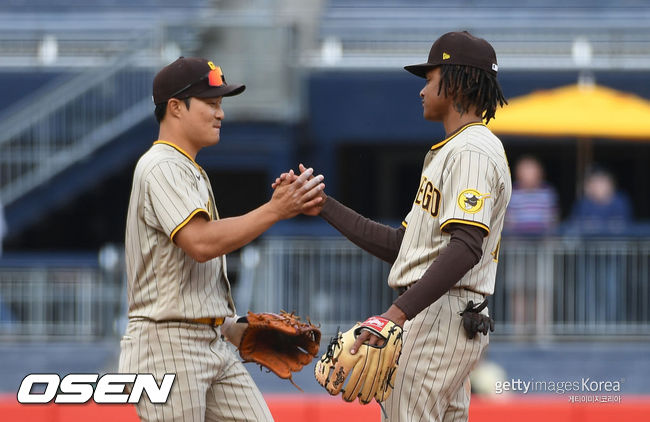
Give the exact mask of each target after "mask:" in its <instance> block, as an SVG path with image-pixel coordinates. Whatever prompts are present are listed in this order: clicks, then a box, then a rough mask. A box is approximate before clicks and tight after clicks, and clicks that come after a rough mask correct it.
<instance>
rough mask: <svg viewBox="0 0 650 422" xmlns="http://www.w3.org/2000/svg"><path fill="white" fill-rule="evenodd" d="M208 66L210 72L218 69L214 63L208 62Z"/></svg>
mask: <svg viewBox="0 0 650 422" xmlns="http://www.w3.org/2000/svg"><path fill="white" fill-rule="evenodd" d="M208 66H210V70H214V69H216V68H217V67H216V66H215V65H214V63H212V62H208Z"/></svg>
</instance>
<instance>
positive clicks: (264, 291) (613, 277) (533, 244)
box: [0, 237, 650, 340]
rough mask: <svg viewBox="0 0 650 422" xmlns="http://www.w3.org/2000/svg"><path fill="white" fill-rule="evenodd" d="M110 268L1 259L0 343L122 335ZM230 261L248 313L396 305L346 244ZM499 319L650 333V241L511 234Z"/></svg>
mask: <svg viewBox="0 0 650 422" xmlns="http://www.w3.org/2000/svg"><path fill="white" fill-rule="evenodd" d="M109 252H110V253H108V254H107V256H108V257H109V258H110V259H103V260H102V259H100V262H102V261H104V262H109V263H111V262H112V263H111V264H110V265H104V264H102V265H99V264H96V263H95V264H92V265H89V264H84V265H80V264H75V262H74V261H73V262H70V263H68V262H64V263H61V262H58V261H56V260H49V261H48V262H49V263H48V262H43V261H42V260H36V261H28V262H27V263H22V264H20V265H12V264H11V263H7V261H6V260H5V261H0V338H2V339H12V338H19V339H35V338H38V339H41V338H44V339H54V338H56V339H59V338H62V337H67V338H73V339H86V340H88V339H93V338H101V337H107V336H115V335H119V334H121V332H122V330H123V327H124V323H125V318H126V292H125V280H126V277H125V274H124V269H123V263H122V262H121V256H122V252H121V251H116V250H113V251H109ZM240 257H241V263H240V262H238V260H237V259H234V258H236V257H231V259H230V260H229V262H230V264H231V265H229V268H230V270H231V271H230V272H231V280H232V281H233V282H234V283H233V284H234V295H235V301H236V305H237V308H238V311H239V313H245V312H246V311H247V310H249V309H251V310H254V311H269V312H278V311H280V310H282V309H284V310H286V311H296V312H297V313H298V314H300V315H303V316H308V317H310V318H311V320H312V321H314V322H316V323H318V324H320V325H321V328H322V330H323V333H324V335H325V336H328V335H332V334H333V333H335V332H336V330H337V328H339V327H341V328H346V327H349V326H351V325H352V324H353V323H354V322H356V321H358V320H361V319H363V318H366V317H368V316H370V315H374V314H378V313H381V312H383V311H384V310H386V309H387V308H388V307H389V306H390V304H391V303H392V301H393V300H394V298H395V297H396V292H395V291H393V290H392V289H390V288H389V287H388V286H387V284H386V278H387V276H388V272H389V270H390V266H389V265H388V264H386V263H384V262H382V261H380V260H379V259H377V258H374V257H372V256H370V255H369V254H367V253H365V252H364V251H362V250H360V249H358V248H357V247H356V246H354V245H352V244H351V243H350V242H348V241H347V240H345V239H343V238H291V237H269V238H265V239H262V240H261V241H260V242H258V243H257V244H256V245H253V246H248V247H246V248H244V249H243V250H242V252H241V255H240ZM499 260H500V262H499V270H498V272H497V280H496V289H495V294H494V296H492V297H491V298H490V313H491V315H492V316H493V317H494V319H495V320H496V332H495V333H494V334H493V335H495V336H500V337H506V338H511V339H528V340H548V339H555V340H558V339H564V338H573V339H579V338H599V339H610V340H611V339H618V338H623V337H626V338H643V339H648V338H649V337H650V310H649V309H648V307H647V302H648V298H649V297H650V279H649V278H650V241H649V240H631V239H618V240H613V239H609V240H580V239H562V238H553V239H545V240H533V239H506V240H504V241H503V245H502V248H501V252H500V258H499Z"/></svg>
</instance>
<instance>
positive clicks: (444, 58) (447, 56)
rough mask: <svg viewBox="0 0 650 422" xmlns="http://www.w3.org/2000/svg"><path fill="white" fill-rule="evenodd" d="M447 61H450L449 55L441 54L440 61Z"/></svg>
mask: <svg viewBox="0 0 650 422" xmlns="http://www.w3.org/2000/svg"><path fill="white" fill-rule="evenodd" d="M448 59H451V56H450V55H449V54H447V53H444V52H443V53H442V60H448Z"/></svg>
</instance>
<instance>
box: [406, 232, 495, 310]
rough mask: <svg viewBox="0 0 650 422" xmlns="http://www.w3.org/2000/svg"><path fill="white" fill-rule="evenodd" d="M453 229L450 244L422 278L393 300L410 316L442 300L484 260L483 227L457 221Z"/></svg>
mask: <svg viewBox="0 0 650 422" xmlns="http://www.w3.org/2000/svg"><path fill="white" fill-rule="evenodd" d="M450 231H451V234H452V236H451V240H450V241H449V244H448V245H447V247H445V249H443V250H442V251H441V252H440V255H438V258H436V259H435V260H434V261H433V263H432V264H431V266H430V267H429V268H428V269H427V270H426V271H425V273H424V275H423V276H422V278H421V279H420V280H418V281H417V282H416V283H414V284H413V285H412V286H411V288H409V289H408V290H407V291H406V292H404V294H402V295H401V296H400V297H398V298H397V299H396V300H395V302H393V304H394V305H395V306H397V307H398V308H399V309H401V310H402V311H403V312H404V313H405V314H406V316H407V318H408V319H412V318H414V317H415V316H416V315H417V314H419V313H420V312H421V311H422V310H424V309H425V308H427V307H428V306H429V305H431V304H432V303H433V302H435V301H436V300H438V299H440V297H442V295H444V294H445V293H446V292H447V291H448V290H449V289H451V288H452V287H453V286H454V285H455V284H456V283H457V282H458V281H459V280H460V279H461V278H463V276H464V275H465V274H466V273H467V272H468V271H469V270H471V269H472V267H474V265H476V264H477V263H478V262H479V261H480V259H481V256H482V250H481V244H482V239H483V233H482V230H481V229H480V228H478V227H473V226H468V225H462V224H455V225H453V227H452V228H450Z"/></svg>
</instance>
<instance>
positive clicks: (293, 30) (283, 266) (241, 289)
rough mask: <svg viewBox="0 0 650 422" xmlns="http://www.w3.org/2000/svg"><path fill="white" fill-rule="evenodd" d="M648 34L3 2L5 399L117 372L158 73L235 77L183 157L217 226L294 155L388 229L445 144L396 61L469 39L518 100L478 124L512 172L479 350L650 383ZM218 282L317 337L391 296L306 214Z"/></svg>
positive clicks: (486, 20) (442, 9)
mask: <svg viewBox="0 0 650 422" xmlns="http://www.w3.org/2000/svg"><path fill="white" fill-rule="evenodd" d="M648 22H650V4H648V3H647V2H645V1H640V0H639V1H635V0H621V1H616V2H614V1H607V0H592V1H587V0H569V1H566V0H563V1H560V0H549V1H546V2H543V6H540V2H536V1H532V0H523V1H522V0H519V1H514V0H494V1H491V2H489V3H488V2H481V1H474V0H463V1H458V2H449V1H442V0H426V1H425V0H406V1H399V2H397V1H388V0H355V1H348V0H309V1H304V0H185V1H184V2H182V4H181V2H178V1H171V0H84V1H82V0H4V1H3V2H2V3H1V4H0V88H1V92H2V95H3V100H4V101H2V103H0V200H1V201H2V204H3V207H0V209H2V210H3V212H2V213H0V238H2V240H3V242H2V244H3V245H2V248H0V254H1V255H2V256H1V257H0V360H3V361H5V362H22V363H20V364H18V363H17V364H15V365H1V364H0V375H3V376H0V391H6V392H15V391H16V388H17V385H18V383H19V381H20V379H22V377H23V376H24V374H25V373H27V372H32V371H34V370H36V369H45V368H50V370H52V371H60V372H63V371H66V370H74V369H77V370H78V369H80V365H81V369H85V370H93V368H95V370H96V369H97V368H99V369H106V370H109V369H111V368H113V366H114V364H115V357H116V353H117V352H116V351H117V350H118V347H119V346H118V341H117V339H118V338H119V336H120V335H121V334H122V330H123V327H124V322H125V321H124V319H125V316H126V310H125V297H124V285H125V274H124V269H123V260H124V257H123V249H122V244H123V241H124V224H125V219H126V208H127V203H128V198H129V193H130V187H131V186H130V185H131V179H132V171H133V168H134V166H135V161H136V160H137V158H138V157H139V156H140V155H141V154H142V153H143V152H144V151H145V150H146V149H147V148H148V147H149V146H150V145H151V143H152V142H153V141H154V140H155V137H156V135H157V124H156V122H155V119H154V117H153V104H152V100H151V83H152V78H153V75H154V74H155V72H156V71H157V70H158V69H160V68H161V67H162V66H164V65H166V64H168V63H170V62H171V61H173V60H175V59H176V58H177V57H178V56H180V55H184V56H202V57H206V58H208V59H210V60H213V61H214V62H215V64H217V65H219V66H221V67H222V69H223V70H224V74H225V75H226V78H227V80H228V82H242V83H245V84H246V85H247V90H246V92H245V93H244V95H242V96H241V97H237V98H234V99H227V100H226V101H224V109H225V113H226V118H225V121H224V125H223V128H222V131H221V134H222V136H221V143H220V144H219V145H218V146H216V147H214V148H210V149H208V150H204V151H202V152H201V153H200V154H199V156H198V157H197V161H198V162H199V163H200V164H201V165H202V166H203V168H204V169H205V170H206V171H207V173H208V174H209V176H210V178H211V181H212V184H213V188H214V192H215V196H216V201H217V204H218V207H219V210H220V213H221V215H222V216H231V215H238V214H242V213H244V212H247V211H249V210H251V209H252V208H254V207H256V206H258V205H260V204H261V203H262V202H263V201H264V200H265V199H266V198H268V197H269V195H270V192H271V190H270V184H271V182H272V180H274V178H275V177H276V176H277V175H279V174H280V173H282V172H284V171H286V170H288V169H290V168H293V169H297V166H298V163H300V162H302V163H305V164H307V165H309V166H312V167H314V168H315V169H316V171H318V172H320V173H322V174H324V175H325V183H326V186H327V188H326V191H327V193H328V194H330V195H332V196H334V197H336V198H338V199H341V200H342V202H344V203H346V204H347V205H349V206H351V207H352V208H354V209H355V210H357V211H359V212H361V213H362V214H364V215H366V216H368V217H371V218H374V219H376V220H379V221H383V222H385V223H388V224H393V225H398V224H399V223H400V222H401V221H402V219H403V218H404V216H405V214H406V212H407V211H408V210H409V209H410V206H411V201H412V200H413V197H414V194H415V191H416V189H417V185H418V181H419V176H420V171H421V166H422V156H423V155H424V153H425V152H426V150H427V149H428V148H429V147H430V146H431V145H433V144H435V143H436V142H437V141H439V140H441V139H442V138H443V137H444V131H443V128H442V126H441V125H438V124H435V123H430V122H427V121H425V120H424V119H423V118H422V117H421V103H420V99H419V97H418V93H419V91H420V89H421V87H422V80H420V79H418V78H415V77H413V76H411V75H410V74H408V73H407V72H405V71H404V70H403V69H402V67H403V66H404V65H406V64H411V63H419V62H422V61H423V60H424V59H425V58H426V55H427V53H428V49H429V47H430V45H431V42H432V41H433V40H435V39H436V38H437V37H439V36H440V35H441V34H443V33H445V32H448V31H453V30H469V31H470V32H472V33H473V34H474V35H477V36H480V37H483V38H486V39H487V40H489V41H490V42H491V43H492V45H493V46H494V47H495V50H496V52H497V56H498V60H499V80H500V82H501V85H502V87H503V91H504V94H505V96H506V98H507V99H508V101H509V105H508V106H506V108H504V109H502V110H499V111H498V112H497V114H496V119H495V120H494V121H493V122H490V125H489V127H490V128H491V129H492V130H493V131H494V132H495V133H496V134H497V135H498V136H499V137H500V138H501V139H502V141H503V143H504V145H505V148H506V152H507V154H508V159H509V162H510V166H511V171H512V177H513V181H514V185H513V195H512V200H511V203H510V207H509V210H508V214H507V220H506V228H505V229H504V236H503V244H502V248H501V252H500V256H499V260H500V265H499V273H498V276H497V290H496V291H495V295H494V297H493V298H492V299H491V304H490V308H491V313H492V315H493V316H494V318H495V320H496V321H497V330H496V332H495V333H494V335H493V340H492V341H491V342H492V344H491V347H490V350H491V351H490V352H489V359H490V360H492V361H493V362H498V364H499V365H500V366H501V368H502V370H503V371H505V372H503V373H507V374H508V375H512V374H516V375H519V376H533V377H534V376H538V377H540V376H541V375H540V374H546V375H547V376H552V375H553V374H559V375H564V376H566V374H575V375H576V376H578V374H583V373H586V372H589V373H592V374H596V375H600V376H601V377H602V378H603V379H604V378H607V377H610V378H611V377H617V378H620V377H627V379H628V381H627V384H626V385H625V388H627V391H629V392H632V393H644V394H650V383H648V381H647V380H644V379H642V378H643V377H641V376H638V373H639V372H638V371H634V370H633V369H632V367H636V368H639V367H640V368H649V367H650V363H649V362H648V358H647V353H646V352H647V342H648V340H649V339H650V311H649V310H648V306H647V303H648V299H650V287H649V285H650V280H649V273H650V271H649V270H650V194H648V192H650V170H649V166H648V164H649V163H650V83H649V82H650V25H648ZM229 270H230V279H231V281H232V283H233V286H234V291H235V296H236V297H235V300H236V303H237V306H238V310H239V311H240V313H241V312H244V311H246V310H247V309H253V310H257V311H260V310H268V311H278V310H280V309H287V310H295V311H297V312H298V313H299V314H302V315H309V316H310V317H311V318H312V320H314V321H319V322H320V323H321V324H322V327H323V330H324V331H325V335H324V337H325V338H327V336H328V335H331V334H332V333H333V332H334V331H335V329H336V327H337V326H347V325H348V324H350V323H352V322H354V321H356V320H357V319H359V318H362V317H364V316H366V315H370V314H373V313H376V312H378V311H380V310H381V309H384V308H386V307H387V305H388V304H390V303H391V302H392V300H393V298H394V296H395V292H392V291H391V290H390V289H389V288H388V287H387V286H386V283H385V280H386V276H387V273H388V267H387V265H386V264H384V263H382V262H379V261H377V260H376V259H374V258H371V257H369V256H367V255H365V254H364V253H363V252H361V251H359V250H357V249H356V248H355V247H353V246H351V245H350V244H348V243H347V242H346V241H345V240H344V239H342V238H341V237H339V236H338V235H337V233H336V232H335V231H333V230H332V229H331V228H329V226H328V225H327V224H325V223H324V222H322V221H320V220H319V219H318V218H309V217H298V218H296V219H294V220H291V221H287V222H283V223H282V224H278V225H276V226H275V227H273V228H272V229H271V230H270V231H269V232H268V233H267V234H266V235H264V236H263V237H262V238H261V239H260V240H259V241H257V242H255V243H254V244H253V245H251V246H248V247H246V248H245V249H243V250H241V251H238V252H237V253H235V254H232V256H230V257H229ZM567 340H570V341H567ZM576 343H577V344H578V346H576ZM80 345H82V346H80ZM513 345H514V346H513ZM549 345H552V346H549ZM580 345H582V346H580ZM576 347H577V348H576ZM44 350H49V351H51V354H50V358H49V359H50V360H49V361H45V363H44V361H43V357H42V353H43V351H44ZM639 350H646V352H640V351H639ZM536 353H537V354H536ZM585 353H589V356H593V359H592V360H591V361H588V362H585V359H584V356H585ZM82 355H83V356H82ZM531 356H536V357H537V358H538V359H539V360H538V361H537V362H536V363H535V364H532V365H531V363H530V357H531ZM612 356H616V357H617V361H618V362H619V363H618V364H616V365H607V364H603V362H607V361H609V360H611V359H612ZM25 359H26V362H23V360H25ZM551 363H553V365H552V366H551V368H553V369H552V370H551V372H548V371H549V370H548V366H545V365H547V364H549V365H550V364H551ZM641 372H642V371H641ZM635 373H636V374H637V377H636V378H635ZM646 373H647V371H646ZM559 375H558V376H559ZM262 388H264V387H263V384H262Z"/></svg>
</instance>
